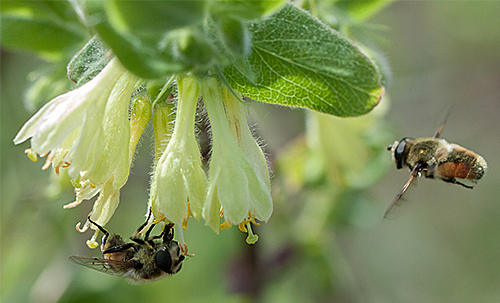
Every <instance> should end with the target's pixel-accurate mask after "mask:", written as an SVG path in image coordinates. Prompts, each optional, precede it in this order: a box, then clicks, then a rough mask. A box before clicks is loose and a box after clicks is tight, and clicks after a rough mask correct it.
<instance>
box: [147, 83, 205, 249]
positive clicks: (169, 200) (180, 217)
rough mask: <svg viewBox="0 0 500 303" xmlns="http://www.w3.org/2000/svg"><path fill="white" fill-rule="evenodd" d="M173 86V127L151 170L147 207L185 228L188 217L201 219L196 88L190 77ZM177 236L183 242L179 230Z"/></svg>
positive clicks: (202, 183)
mask: <svg viewBox="0 0 500 303" xmlns="http://www.w3.org/2000/svg"><path fill="white" fill-rule="evenodd" d="M177 87H178V93H179V96H178V103H177V113H176V118H175V126H174V130H173V133H172V137H171V139H170V141H169V143H168V145H167V147H166V149H165V151H164V152H163V154H162V155H161V157H160V158H159V159H158V162H157V163H156V165H155V168H154V173H153V179H152V184H151V191H150V201H149V205H150V207H151V209H152V211H153V214H154V216H155V218H157V219H158V218H166V219H167V220H169V221H171V222H173V223H175V224H177V226H181V225H182V226H183V227H187V220H188V219H189V217H190V216H193V217H194V218H195V219H199V218H200V216H201V211H202V207H203V201H204V199H205V191H206V183H207V180H206V175H205V172H204V171H203V168H202V164H201V154H200V151H199V148H198V143H197V141H196V136H195V132H194V124H195V116H196V105H197V102H198V97H199V94H200V88H199V85H198V82H197V81H196V79H195V78H194V77H184V78H179V79H178V80H177ZM166 120H168V119H166ZM155 136H161V134H155ZM179 234H180V235H181V243H183V242H184V239H183V238H182V229H180V230H179Z"/></svg>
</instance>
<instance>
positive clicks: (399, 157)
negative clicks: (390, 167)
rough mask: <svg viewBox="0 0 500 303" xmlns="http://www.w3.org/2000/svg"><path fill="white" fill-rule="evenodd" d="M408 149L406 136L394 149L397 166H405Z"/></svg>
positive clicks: (398, 167)
mask: <svg viewBox="0 0 500 303" xmlns="http://www.w3.org/2000/svg"><path fill="white" fill-rule="evenodd" d="M405 151H406V138H405V139H403V140H401V142H399V144H398V146H397V147H396V149H395V150H394V160H395V161H396V168H397V169H400V168H403V164H404V157H405Z"/></svg>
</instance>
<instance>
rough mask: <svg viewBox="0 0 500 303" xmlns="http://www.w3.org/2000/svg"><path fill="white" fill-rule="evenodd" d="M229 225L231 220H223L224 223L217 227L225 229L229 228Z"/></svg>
mask: <svg viewBox="0 0 500 303" xmlns="http://www.w3.org/2000/svg"><path fill="white" fill-rule="evenodd" d="M230 227H231V222H229V221H224V223H222V224H221V225H220V226H219V228H220V229H227V228H230Z"/></svg>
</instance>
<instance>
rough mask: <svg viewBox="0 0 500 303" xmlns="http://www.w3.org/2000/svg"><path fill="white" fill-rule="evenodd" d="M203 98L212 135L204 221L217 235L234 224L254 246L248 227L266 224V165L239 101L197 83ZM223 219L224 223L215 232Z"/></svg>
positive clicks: (211, 84)
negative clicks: (220, 230) (246, 233)
mask: <svg viewBox="0 0 500 303" xmlns="http://www.w3.org/2000/svg"><path fill="white" fill-rule="evenodd" d="M202 95H203V100H204V102H205V107H206V108H207V111H208V116H209V119H210V125H211V127H212V135H213V138H212V141H213V142H212V144H213V148H212V157H211V160H210V168H209V184H208V191H207V196H206V200H205V205H204V208H203V218H204V219H205V222H206V224H207V225H208V226H210V227H212V229H213V230H214V231H215V232H217V233H218V231H219V227H222V228H226V227H229V226H231V224H237V225H238V226H239V227H240V229H241V230H242V231H244V232H248V234H249V236H248V238H247V242H248V243H255V242H256V241H257V239H258V237H257V236H256V235H254V234H253V232H252V230H251V224H250V223H254V224H257V222H256V221H255V219H258V220H260V221H267V220H268V219H269V217H270V216H271V213H272V210H273V203H272V198H271V193H270V186H269V172H268V170H267V163H266V159H265V157H264V155H263V153H262V150H261V149H260V147H259V146H258V145H257V143H256V142H255V140H254V139H253V137H252V135H251V133H250V130H249V128H248V124H247V121H246V117H245V112H244V107H243V106H242V105H241V104H239V100H238V99H237V98H236V97H234V96H233V95H232V93H230V92H228V91H225V92H224V93H222V92H221V88H220V86H219V84H218V82H217V80H216V79H214V78H208V79H206V80H205V81H204V82H203V83H202ZM224 104H225V105H226V107H225V110H224ZM228 120H229V121H228ZM230 124H231V126H230ZM231 130H233V131H231ZM222 214H223V217H224V223H223V224H222V225H221V226H219V223H220V216H221V215H222Z"/></svg>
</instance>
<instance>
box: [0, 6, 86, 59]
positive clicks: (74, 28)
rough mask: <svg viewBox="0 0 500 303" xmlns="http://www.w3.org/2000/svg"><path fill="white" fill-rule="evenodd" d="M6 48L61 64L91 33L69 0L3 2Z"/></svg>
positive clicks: (3, 34) (3, 30) (3, 36)
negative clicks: (20, 50)
mask: <svg viewBox="0 0 500 303" xmlns="http://www.w3.org/2000/svg"><path fill="white" fill-rule="evenodd" d="M1 12H2V16H1V26H0V29H1V32H0V37H1V44H2V47H6V48H11V49H22V50H27V51H30V52H33V53H35V54H37V55H38V56H40V57H41V58H43V59H45V60H50V61H58V60H61V59H62V58H63V57H64V56H65V52H66V51H68V50H72V49H74V48H77V47H78V46H79V45H80V44H81V43H82V42H83V41H84V40H85V39H86V38H88V36H87V33H86V32H85V30H84V29H83V27H82V26H81V24H80V23H79V22H78V18H77V17H76V14H75V12H74V10H73V9H72V8H71V6H70V5H69V3H68V2H66V1H2V5H1Z"/></svg>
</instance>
